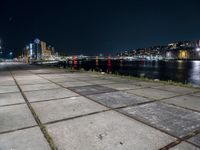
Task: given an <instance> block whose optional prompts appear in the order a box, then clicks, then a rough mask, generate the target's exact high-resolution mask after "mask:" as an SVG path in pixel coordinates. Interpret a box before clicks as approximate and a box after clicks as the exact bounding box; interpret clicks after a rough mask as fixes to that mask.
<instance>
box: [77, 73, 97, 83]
mask: <svg viewBox="0 0 200 150" xmlns="http://www.w3.org/2000/svg"><path fill="white" fill-rule="evenodd" d="M73 78H74V79H78V80H80V81H86V82H88V81H94V80H97V79H98V78H94V77H90V76H88V75H86V76H85V77H84V76H82V75H81V74H80V75H79V76H73Z"/></svg>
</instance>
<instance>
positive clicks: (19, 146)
mask: <svg viewBox="0 0 200 150" xmlns="http://www.w3.org/2000/svg"><path fill="white" fill-rule="evenodd" d="M0 150H51V149H50V147H49V144H48V143H47V141H46V139H45V138H44V135H43V134H42V132H41V131H40V129H39V128H38V127H34V128H29V129H24V130H18V131H15V132H11V133H7V134H0Z"/></svg>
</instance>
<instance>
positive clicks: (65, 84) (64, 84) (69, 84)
mask: <svg viewBox="0 0 200 150" xmlns="http://www.w3.org/2000/svg"><path fill="white" fill-rule="evenodd" d="M59 84H60V85H62V86H64V87H78V86H87V85H92V84H91V83H87V82H83V81H75V82H62V83H59Z"/></svg>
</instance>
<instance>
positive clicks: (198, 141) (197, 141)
mask: <svg viewBox="0 0 200 150" xmlns="http://www.w3.org/2000/svg"><path fill="white" fill-rule="evenodd" d="M188 141H190V142H192V143H193V144H195V145H198V146H199V147H200V134H198V135H196V136H194V137H192V138H191V139H189V140H188Z"/></svg>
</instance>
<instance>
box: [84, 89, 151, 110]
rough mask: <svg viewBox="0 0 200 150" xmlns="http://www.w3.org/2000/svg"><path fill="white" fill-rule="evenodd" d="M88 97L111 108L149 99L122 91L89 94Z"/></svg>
mask: <svg viewBox="0 0 200 150" xmlns="http://www.w3.org/2000/svg"><path fill="white" fill-rule="evenodd" d="M88 97H89V98H91V99H93V100H95V101H97V102H100V103H102V104H103V105H106V106H108V107H111V108H117V107H122V106H128V105H133V104H139V103H143V102H147V101H150V100H149V99H147V98H144V97H139V96H136V95H134V94H130V93H127V92H122V91H117V92H110V93H103V94H95V95H89V96H88Z"/></svg>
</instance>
